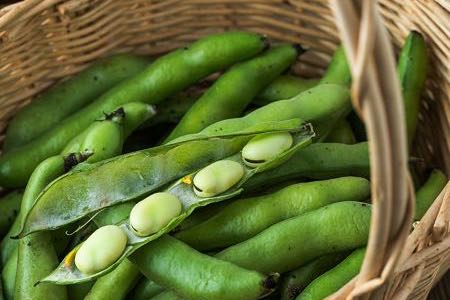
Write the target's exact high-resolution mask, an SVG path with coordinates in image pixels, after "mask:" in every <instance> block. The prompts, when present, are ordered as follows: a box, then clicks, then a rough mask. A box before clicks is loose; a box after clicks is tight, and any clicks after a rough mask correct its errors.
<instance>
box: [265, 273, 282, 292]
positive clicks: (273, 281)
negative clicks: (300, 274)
mask: <svg viewBox="0 0 450 300" xmlns="http://www.w3.org/2000/svg"><path fill="white" fill-rule="evenodd" d="M279 277H280V275H279V274H278V273H276V274H272V275H269V277H267V278H266V279H265V280H264V281H263V287H264V288H265V289H270V290H271V289H274V288H275V287H276V286H277V282H278V278H279Z"/></svg>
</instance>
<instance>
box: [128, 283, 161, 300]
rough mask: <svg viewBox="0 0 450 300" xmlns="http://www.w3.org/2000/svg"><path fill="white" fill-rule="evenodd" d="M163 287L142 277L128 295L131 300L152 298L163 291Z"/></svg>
mask: <svg viewBox="0 0 450 300" xmlns="http://www.w3.org/2000/svg"><path fill="white" fill-rule="evenodd" d="M164 290H165V289H164V288H163V287H162V286H160V285H158V284H157V283H156V282H154V281H152V280H149V279H147V278H146V277H144V278H142V279H141V281H139V283H138V284H137V285H136V286H135V287H134V289H133V290H132V292H131V293H130V295H129V298H130V299H133V300H148V299H150V298H151V299H153V297H155V296H156V295H158V294H160V293H162V292H164Z"/></svg>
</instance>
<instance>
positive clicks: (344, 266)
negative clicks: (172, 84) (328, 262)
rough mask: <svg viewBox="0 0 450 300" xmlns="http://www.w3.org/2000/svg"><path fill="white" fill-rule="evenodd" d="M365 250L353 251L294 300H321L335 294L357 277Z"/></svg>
mask: <svg viewBox="0 0 450 300" xmlns="http://www.w3.org/2000/svg"><path fill="white" fill-rule="evenodd" d="M365 253H366V248H360V249H357V250H355V251H353V252H352V253H351V254H350V255H349V256H348V257H347V258H345V259H344V260H343V261H342V262H340V263H339V264H338V265H337V266H335V267H334V268H333V269H331V270H329V271H327V272H325V273H324V274H322V275H321V276H319V277H318V278H316V279H315V280H314V281H313V282H311V283H310V284H309V285H308V286H307V287H306V288H305V290H304V291H303V292H302V293H301V294H300V295H299V296H298V297H297V298H295V299H296V300H322V299H325V298H326V297H328V296H329V295H331V294H333V293H334V292H337V291H338V290H339V289H340V288H341V287H343V286H344V285H345V284H346V283H347V282H349V281H350V280H351V279H352V278H353V277H355V276H356V275H358V273H359V269H360V268H361V265H362V262H363V260H364V255H365Z"/></svg>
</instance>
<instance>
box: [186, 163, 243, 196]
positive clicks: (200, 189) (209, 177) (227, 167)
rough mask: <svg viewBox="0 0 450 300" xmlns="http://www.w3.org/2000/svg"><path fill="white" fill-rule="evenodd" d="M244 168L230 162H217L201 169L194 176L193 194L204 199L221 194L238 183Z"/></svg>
mask: <svg viewBox="0 0 450 300" xmlns="http://www.w3.org/2000/svg"><path fill="white" fill-rule="evenodd" d="M243 176H244V167H243V166H242V165H241V164H240V163H238V162H235V161H232V160H226V159H224V160H219V161H216V162H214V163H212V164H210V165H209V166H207V167H205V168H203V169H201V170H200V171H199V172H198V173H197V174H195V176H194V193H195V194H196V195H197V196H198V197H202V198H206V197H213V196H216V195H218V194H221V193H223V192H225V191H226V190H228V189H229V188H231V187H232V186H233V185H235V184H236V183H238V182H239V180H241V178H242V177H243Z"/></svg>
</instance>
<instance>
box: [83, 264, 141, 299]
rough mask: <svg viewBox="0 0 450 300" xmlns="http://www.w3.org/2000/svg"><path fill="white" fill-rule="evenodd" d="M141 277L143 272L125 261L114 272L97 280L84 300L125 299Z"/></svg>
mask: <svg viewBox="0 0 450 300" xmlns="http://www.w3.org/2000/svg"><path fill="white" fill-rule="evenodd" d="M140 277H141V272H140V271H139V269H138V268H137V267H136V266H135V265H134V264H133V263H131V262H130V261H129V260H125V261H123V262H122V263H121V264H120V265H119V266H118V267H117V268H116V269H115V270H114V271H112V272H111V273H109V274H106V275H105V276H103V277H101V278H99V279H97V281H96V282H95V284H94V285H93V286H92V288H91V290H90V292H89V293H88V294H87V295H86V297H85V298H84V299H85V300H100V299H105V300H106V299H108V300H122V299H125V297H126V295H127V294H128V292H129V291H130V290H131V289H133V287H134V286H135V284H136V283H137V282H138V280H139V278H140ZM132 299H134V298H132ZM134 300H135V299H134Z"/></svg>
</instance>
